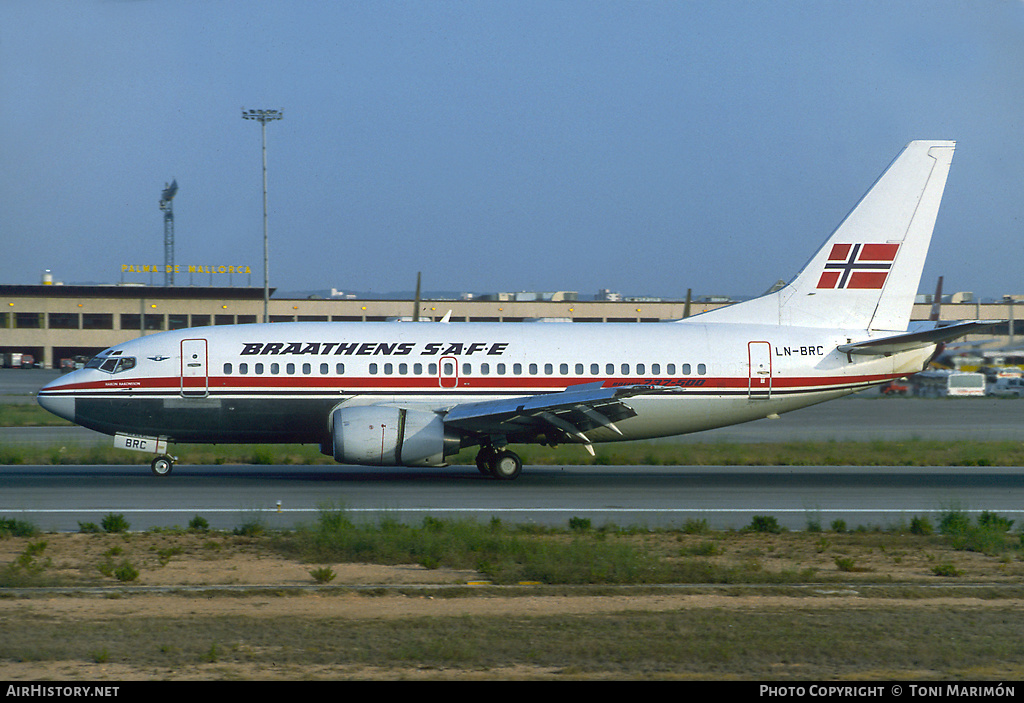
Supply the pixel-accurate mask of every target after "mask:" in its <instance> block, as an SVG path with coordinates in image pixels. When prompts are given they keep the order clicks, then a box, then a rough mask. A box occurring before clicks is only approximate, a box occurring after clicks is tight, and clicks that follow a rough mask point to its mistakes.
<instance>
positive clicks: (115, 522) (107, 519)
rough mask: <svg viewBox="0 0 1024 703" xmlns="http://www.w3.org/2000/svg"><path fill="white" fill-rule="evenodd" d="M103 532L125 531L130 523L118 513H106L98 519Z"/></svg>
mask: <svg viewBox="0 0 1024 703" xmlns="http://www.w3.org/2000/svg"><path fill="white" fill-rule="evenodd" d="M100 526H101V527H102V528H103V531H104V532H127V531H128V528H129V527H130V525H129V524H128V521H127V520H125V518H124V515H122V514H120V513H116V514H115V513H108V514H106V515H104V516H103V519H102V520H100Z"/></svg>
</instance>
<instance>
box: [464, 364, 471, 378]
mask: <svg viewBox="0 0 1024 703" xmlns="http://www.w3.org/2000/svg"><path fill="white" fill-rule="evenodd" d="M471 373H473V365H472V364H463V365H462V375H463V376H468V375H470V374H471Z"/></svg>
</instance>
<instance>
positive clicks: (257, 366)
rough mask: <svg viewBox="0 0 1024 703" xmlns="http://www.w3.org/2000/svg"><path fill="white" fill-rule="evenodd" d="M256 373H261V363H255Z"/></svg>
mask: <svg viewBox="0 0 1024 703" xmlns="http://www.w3.org/2000/svg"><path fill="white" fill-rule="evenodd" d="M256 373H258V374H261V373H263V364H256Z"/></svg>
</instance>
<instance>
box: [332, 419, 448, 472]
mask: <svg viewBox="0 0 1024 703" xmlns="http://www.w3.org/2000/svg"><path fill="white" fill-rule="evenodd" d="M331 427H332V429H331V435H332V440H333V444H334V447H333V449H334V459H335V461H338V462H340V463H342V464H368V465H370V466H444V465H445V460H444V458H445V456H446V455H448V454H454V453H456V452H457V451H458V450H459V439H458V437H445V432H444V421H443V420H442V419H441V417H440V416H439V415H437V414H436V413H432V412H430V411H427V410H407V409H405V408H392V407H386V406H382V405H361V406H356V407H352V408H339V409H338V410H335V411H334V412H333V413H332V414H331Z"/></svg>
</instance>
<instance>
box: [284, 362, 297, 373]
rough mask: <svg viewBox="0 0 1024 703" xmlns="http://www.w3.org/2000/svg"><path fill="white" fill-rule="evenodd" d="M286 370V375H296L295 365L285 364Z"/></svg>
mask: <svg viewBox="0 0 1024 703" xmlns="http://www.w3.org/2000/svg"><path fill="white" fill-rule="evenodd" d="M284 370H285V373H287V374H289V375H291V374H293V373H295V364H292V363H288V364H285V367H284Z"/></svg>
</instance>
